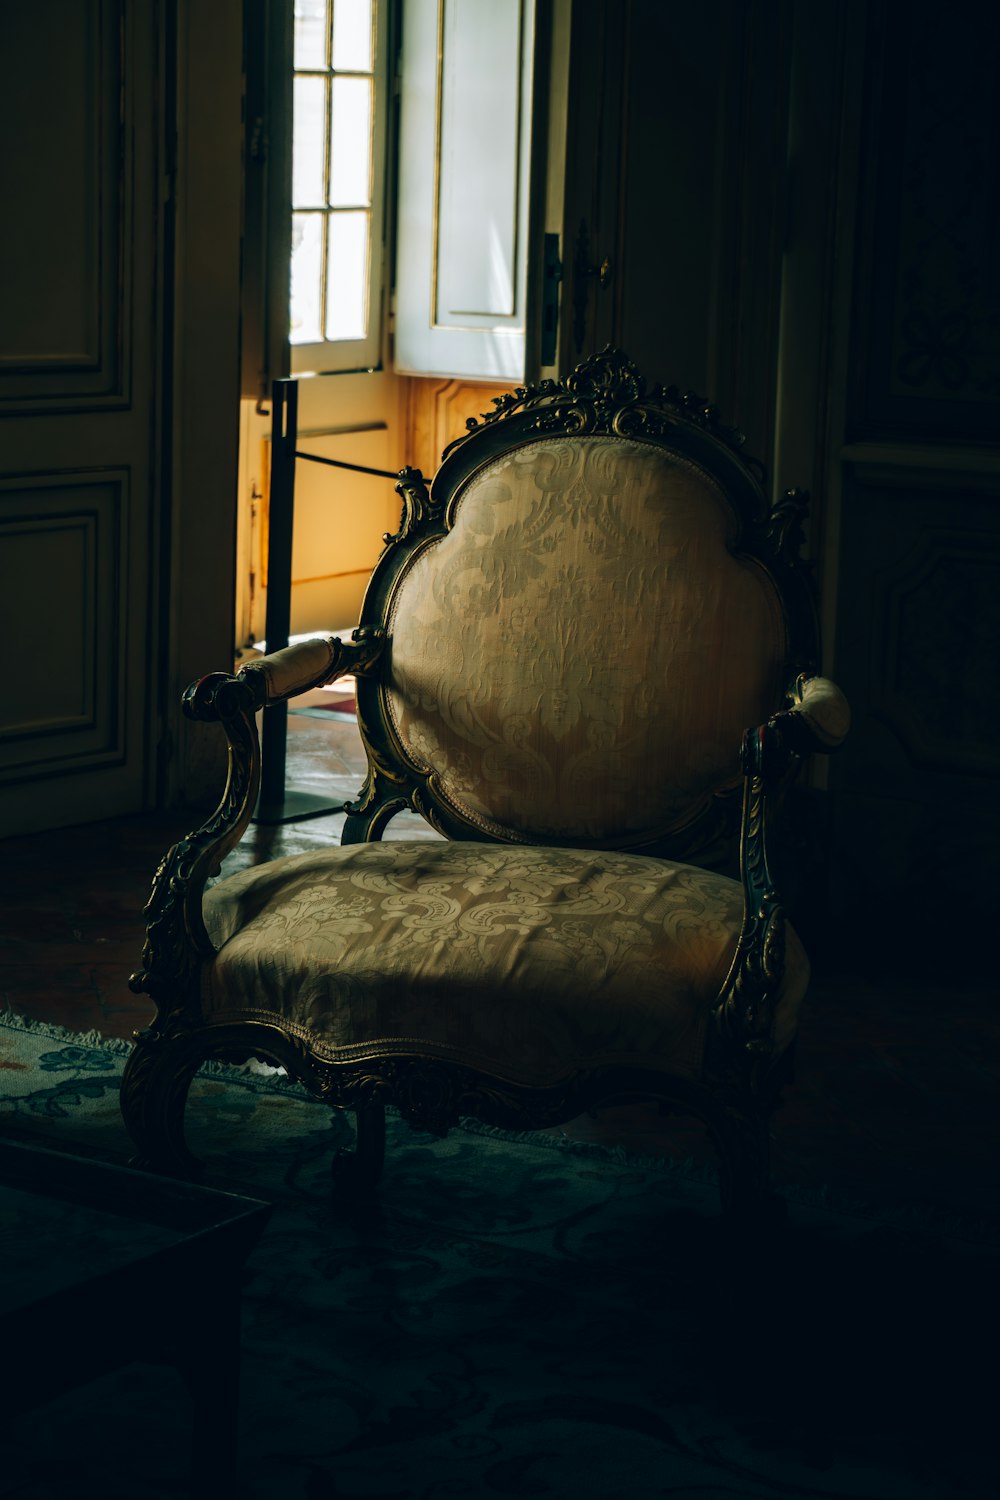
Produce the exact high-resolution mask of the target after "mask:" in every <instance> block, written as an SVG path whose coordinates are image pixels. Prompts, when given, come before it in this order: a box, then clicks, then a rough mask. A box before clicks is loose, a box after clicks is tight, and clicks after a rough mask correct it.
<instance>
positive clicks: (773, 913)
mask: <svg viewBox="0 0 1000 1500" xmlns="http://www.w3.org/2000/svg"><path fill="white" fill-rule="evenodd" d="M790 696H791V697H792V700H793V702H792V706H791V707H790V708H788V709H785V710H783V711H782V712H781V713H778V714H775V715H774V717H773V718H771V719H769V720H768V722H767V723H766V724H762V725H760V726H759V727H758V728H756V729H749V730H747V732H746V734H745V735H744V736H743V773H744V778H745V780H744V789H743V820H742V828H741V832H740V879H741V881H742V885H743V927H742V930H741V932H740V938H739V942H738V944H737V948H736V953H735V955H734V958H733V962H732V965H731V966H730V970H729V973H728V975H727V976H726V982H725V984H724V985H723V988H722V991H721V995H720V999H719V1003H718V1005H717V1007H716V1011H715V1041H716V1042H717V1043H718V1042H721V1043H722V1046H721V1049H720V1048H719V1047H718V1046H717V1047H716V1049H715V1054H714V1066H715V1067H716V1068H717V1069H721V1070H722V1071H729V1070H731V1068H732V1064H733V1061H734V1060H735V1058H736V1057H742V1062H741V1063H740V1064H739V1073H740V1082H742V1083H743V1084H746V1083H749V1086H750V1088H751V1089H752V1090H757V1089H760V1088H763V1087H764V1086H765V1082H766V1079H767V1075H768V1071H769V1059H770V1055H771V1052H772V1030H773V1022H774V1010H775V1006H776V1004H777V1000H778V996H779V993H780V989H781V982H782V978H783V976H784V969H785V912H784V908H783V906H782V902H781V896H780V894H779V892H778V888H777V885H776V883H775V880H774V877H773V876H772V873H771V869H770V865H769V863H768V850H767V822H768V812H769V802H770V799H771V798H772V797H773V796H774V795H776V794H778V793H780V791H781V790H782V788H783V787H784V785H785V784H786V782H787V779H788V776H789V773H790V771H791V769H792V768H793V767H794V765H795V763H796V762H797V760H798V758H799V756H800V755H802V754H805V753H808V752H809V751H810V750H826V751H830V750H835V749H836V748H837V747H838V746H839V745H840V744H841V743H842V742H843V740H844V739H845V737H846V735H847V732H848V729H849V728H850V720H851V715H850V708H849V706H848V703H847V699H846V698H845V697H844V695H843V693H842V692H841V691H840V689H839V688H838V687H837V685H836V684H835V683H833V682H831V681H830V680H829V679H828V678H825V677H806V676H805V675H801V676H800V677H798V678H797V680H796V682H795V686H794V688H793V690H792V693H791V695H790ZM733 1081H734V1082H736V1081H737V1080H736V1079H735V1078H734V1079H733Z"/></svg>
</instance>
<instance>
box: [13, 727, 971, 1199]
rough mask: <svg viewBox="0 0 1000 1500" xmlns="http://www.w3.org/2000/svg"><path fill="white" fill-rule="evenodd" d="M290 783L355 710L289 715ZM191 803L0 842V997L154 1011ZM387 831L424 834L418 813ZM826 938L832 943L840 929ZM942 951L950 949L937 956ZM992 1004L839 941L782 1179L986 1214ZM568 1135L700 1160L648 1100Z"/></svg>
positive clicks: (336, 755) (246, 854)
mask: <svg viewBox="0 0 1000 1500" xmlns="http://www.w3.org/2000/svg"><path fill="white" fill-rule="evenodd" d="M289 730H290V732H289V782H290V784H293V785H295V786H298V787H299V788H301V789H304V790H314V791H324V792H327V793H329V795H330V796H331V799H332V800H340V799H342V798H346V797H349V796H351V795H353V794H355V793H356V792H357V789H358V787H359V785H360V781H361V772H362V768H363V755H362V751H361V745H360V740H359V738H358V735H357V729H356V726H354V725H353V724H352V723H349V722H348V723H344V722H340V721H338V720H336V719H333V718H331V716H330V715H328V714H322V713H314V714H305V715H303V714H292V715H290V717H289ZM191 822H192V819H191V817H190V815H176V814H175V815H163V814H159V815H155V816H141V817H132V818H123V819H120V820H117V821H115V822H110V823H104V824H91V825H85V826H82V827H79V828H71V829H65V830H62V831H60V832H57V833H50V834H44V835H40V836H34V837H25V838H17V839H8V840H6V841H3V842H0V998H2V1001H3V1004H4V1005H6V1006H9V1007H11V1008H12V1009H14V1010H15V1011H18V1012H20V1013H22V1014H24V1015H28V1016H33V1017H36V1018H38V1019H41V1020H45V1021H50V1022H56V1023H59V1024H61V1025H63V1026H67V1027H69V1028H71V1029H72V1030H74V1031H86V1030H90V1029H92V1028H93V1029H96V1030H98V1031H100V1032H102V1033H103V1034H104V1035H107V1036H120V1037H122V1036H124V1037H127V1036H129V1035H130V1034H131V1032H132V1031H133V1029H135V1028H136V1027H138V1026H142V1025H143V1024H145V1022H146V1021H147V1020H148V1019H149V1018H150V1016H151V1014H152V1009H151V1006H150V1004H149V1003H148V1002H147V1000H146V998H145V997H143V996H140V997H138V998H136V997H135V996H133V995H132V994H131V993H130V991H129V990H128V987H127V979H128V975H129V973H130V972H131V971H132V970H133V969H135V968H136V967H137V966H138V958H139V952H140V949H141V946H142V920H141V908H142V906H143V903H144V901H145V899H146V896H147V894H148V889H149V881H150V877H151V875H152V871H153V868H154V867H155V865H156V862H157V860H158V859H159V857H160V855H161V854H162V853H163V851H164V850H165V849H166V848H167V847H168V845H169V844H171V843H172V842H173V841H174V840H175V839H176V838H177V837H179V836H180V835H181V834H183V833H185V832H187V831H188V830H189V828H190V826H191ZM342 822H343V818H342V816H341V815H334V816H329V817H323V818H319V819H316V820H313V821H310V822H304V823H296V824H288V825H285V826H283V827H278V828H271V829H265V828H259V827H256V826H252V827H251V829H250V830H249V832H248V834H247V836H246V838H245V839H244V841H243V844H242V845H241V846H240V848H239V849H238V850H237V851H235V852H234V854H233V855H232V856H231V857H230V860H229V861H227V866H226V868H227V870H229V869H234V868H239V867H241V866H243V865H246V864H250V863H258V862H261V861H263V860H266V859H268V858H271V857H273V856H274V855H276V854H291V853H300V852H304V851H305V850H307V849H312V848H315V847H317V846H323V845H326V844H328V843H330V842H335V841H336V840H337V839H338V838H339V830H340V827H341V825H342ZM390 835H391V836H392V837H401V838H406V837H422V838H435V837H437V835H435V834H434V833H433V831H432V830H431V829H429V828H428V827H427V826H426V825H424V824H423V823H422V822H421V821H420V820H419V819H417V818H413V817H407V818H404V819H397V820H396V821H395V823H394V824H393V825H392V826H391V829H390ZM833 951H834V952H835V953H836V951H837V950H836V945H835V944H834V945H833ZM946 957H947V958H948V960H949V961H951V960H952V958H953V953H949V954H948V955H946ZM998 1104H1000V1006H998V1003H997V997H996V994H995V986H994V985H992V984H991V983H989V982H988V981H987V980H986V979H985V978H982V977H978V978H977V977H976V976H972V975H962V974H961V973H959V974H955V973H951V974H949V975H948V976H947V977H945V973H944V971H943V970H942V972H941V973H935V972H933V971H932V970H929V969H926V968H925V969H923V970H922V971H920V972H916V973H909V974H902V973H899V972H893V971H891V970H888V969H887V968H886V967H885V966H884V965H883V966H882V968H881V969H880V970H879V971H867V972H866V969H865V965H864V962H863V960H862V958H860V957H859V956H857V955H852V954H851V953H850V952H840V953H839V954H838V955H837V957H836V960H835V961H827V963H826V964H825V965H824V966H823V967H822V968H820V970H819V972H816V973H815V974H814V982H813V986H812V991H811V995H810V998H809V1000H808V1002H807V1008H806V1010H805V1013H804V1015H803V1019H802V1026H801V1032H800V1039H799V1050H798V1064H797V1080H796V1083H795V1085H794V1086H793V1087H792V1088H791V1089H789V1091H788V1094H787V1102H786V1104H785V1106H784V1108H783V1109H782V1110H781V1111H780V1112H779V1113H778V1115H777V1116H776V1117H775V1124H774V1175H775V1179H776V1181H777V1182H779V1183H782V1182H784V1183H792V1184H798V1185H802V1186H805V1187H814V1188H819V1187H823V1186H825V1187H827V1188H828V1190H829V1192H830V1194H831V1195H832V1196H833V1197H835V1198H837V1199H845V1200H846V1199H850V1200H862V1201H866V1202H876V1203H880V1204H883V1205H886V1206H893V1207H909V1206H912V1207H914V1208H916V1209H918V1210H920V1211H926V1210H932V1211H940V1212H943V1213H947V1214H954V1215H961V1216H965V1215H969V1216H973V1217H975V1218H977V1219H980V1220H982V1219H991V1220H994V1221H996V1222H998V1224H1000V1210H998V1196H1000V1195H998V1193H997V1189H998V1187H1000V1166H998V1164H997V1153H996V1149H995V1148H996V1144H997V1127H998V1113H1000V1111H998ZM565 1130H566V1133H568V1134H571V1135H573V1136H574V1137H577V1138H583V1139H592V1140H599V1141H605V1142H620V1143H622V1144H624V1145H625V1146H626V1147H627V1148H628V1149H630V1150H634V1151H640V1152H648V1153H662V1154H672V1155H679V1156H681V1157H688V1156H690V1157H693V1158H695V1159H696V1160H704V1161H711V1160H712V1152H711V1148H710V1147H709V1146H708V1143H707V1142H705V1140H704V1138H703V1136H702V1133H701V1131H700V1128H698V1127H697V1126H695V1125H693V1124H692V1125H687V1124H686V1123H685V1122H680V1121H677V1120H670V1119H667V1120H661V1119H660V1118H659V1117H658V1115H657V1114H656V1112H655V1110H653V1109H652V1108H651V1107H650V1108H646V1107H639V1106H636V1107H633V1108H629V1109H616V1110H608V1111H604V1112H602V1113H601V1115H600V1116H599V1117H597V1118H581V1119H579V1120H576V1121H572V1122H570V1124H568V1125H567V1126H566V1127H565Z"/></svg>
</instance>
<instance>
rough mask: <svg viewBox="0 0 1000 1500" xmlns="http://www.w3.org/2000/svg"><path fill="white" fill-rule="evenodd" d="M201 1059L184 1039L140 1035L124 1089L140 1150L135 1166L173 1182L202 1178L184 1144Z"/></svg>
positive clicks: (124, 1107)
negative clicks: (191, 1092) (190, 1097)
mask: <svg viewBox="0 0 1000 1500" xmlns="http://www.w3.org/2000/svg"><path fill="white" fill-rule="evenodd" d="M201 1060H202V1055H201V1053H200V1051H199V1049H198V1048H197V1047H196V1046H195V1045H194V1044H193V1042H192V1040H191V1039H190V1038H188V1037H186V1036H183V1035H180V1036H177V1035H175V1036H170V1035H169V1034H167V1035H164V1034H162V1033H161V1034H157V1033H156V1032H154V1031H143V1032H139V1033H137V1035H136V1043H135V1047H134V1048H133V1050H132V1052H131V1053H130V1055H129V1058H128V1061H127V1062H126V1064H125V1071H124V1073H123V1074H122V1087H121V1110H122V1116H123V1118H124V1120H125V1127H126V1129H127V1130H128V1133H129V1135H130V1136H131V1137H132V1140H133V1142H134V1143H135V1146H136V1150H137V1151H138V1156H137V1157H136V1158H135V1159H134V1161H133V1165H134V1166H137V1167H144V1168H147V1169H149V1170H151V1171H154V1172H163V1173H166V1174H167V1175H169V1176H171V1177H188V1178H199V1177H200V1176H201V1175H202V1170H203V1168H202V1163H201V1162H200V1161H199V1160H198V1159H197V1157H195V1156H192V1154H191V1152H190V1151H189V1150H188V1148H187V1144H186V1142H185V1140H184V1106H185V1104H186V1103H187V1096H188V1090H189V1088H190V1087H191V1080H192V1078H193V1077H194V1075H195V1073H196V1072H197V1071H198V1067H199V1065H200V1063H201Z"/></svg>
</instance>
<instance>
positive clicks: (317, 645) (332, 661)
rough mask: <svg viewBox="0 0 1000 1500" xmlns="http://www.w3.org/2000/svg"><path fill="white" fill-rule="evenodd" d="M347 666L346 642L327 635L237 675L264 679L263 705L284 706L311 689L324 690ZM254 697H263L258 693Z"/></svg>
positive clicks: (262, 660) (275, 654) (251, 664)
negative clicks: (289, 700) (286, 699)
mask: <svg viewBox="0 0 1000 1500" xmlns="http://www.w3.org/2000/svg"><path fill="white" fill-rule="evenodd" d="M345 665H346V663H345V662H344V651H343V642H342V641H340V640H339V639H338V638H337V637H336V636H332V635H327V636H317V637H316V638H315V639H314V640H311V641H299V642H298V643H297V644H296V645H294V646H285V647H284V649H283V650H281V651H273V652H272V653H271V654H270V655H269V656H262V657H261V658H260V660H259V661H252V662H248V663H247V665H246V666H245V667H243V668H241V670H240V671H239V672H238V673H237V674H236V675H237V676H238V677H242V678H244V679H246V678H249V677H250V676H251V674H252V675H253V676H254V677H257V676H258V675H259V676H262V677H263V678H264V681H265V684H266V688H265V694H264V697H263V700H262V701H263V702H264V703H281V702H282V701H283V700H284V699H285V698H294V697H295V696H296V695H297V694H298V693H307V692H309V690H310V688H316V687H322V685H323V683H324V682H327V681H329V679H330V677H331V676H332V675H333V674H334V672H337V673H338V675H339V672H340V670H341V669H342V668H343V667H344V666H345ZM255 696H257V697H258V698H259V697H260V694H259V691H258V693H257V694H255Z"/></svg>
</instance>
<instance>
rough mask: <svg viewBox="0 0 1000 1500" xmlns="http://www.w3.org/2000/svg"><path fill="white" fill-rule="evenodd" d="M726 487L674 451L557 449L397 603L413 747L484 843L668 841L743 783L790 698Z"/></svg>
mask: <svg viewBox="0 0 1000 1500" xmlns="http://www.w3.org/2000/svg"><path fill="white" fill-rule="evenodd" d="M735 541H736V519H735V516H734V512H733V510H732V507H731V506H730V504H729V502H728V501H727V500H726V497H725V495H724V494H723V492H722V490H721V489H720V488H719V486H718V485H717V484H716V482H715V481H714V480H713V479H711V478H710V477H709V475H708V474H706V473H705V472H704V471H702V470H701V469H699V468H698V467H697V466H696V465H694V464H692V463H690V462H688V461H686V460H684V459H682V458H680V457H678V456H676V455H672V454H670V453H668V452H666V451H665V450H664V449H662V448H661V447H658V446H656V445H655V444H652V443H648V442H641V441H633V440H626V439H623V438H616V437H604V436H590V437H574V438H572V439H565V438H562V439H556V438H545V439H542V440H538V441H534V442H531V443H528V444H525V445H524V446H522V447H520V448H518V449H515V450H513V451H511V452H509V453H507V454H505V455H504V456H503V457H502V458H500V459H498V460H497V461H496V462H495V463H493V464H492V465H490V466H489V467H488V468H486V469H485V470H483V471H482V472H480V473H479V474H477V475H475V476H474V478H473V479H472V481H471V482H470V484H469V485H468V487H467V488H466V489H465V490H464V492H463V493H462V494H461V495H460V497H459V499H458V500H457V502H456V504H455V509H454V524H453V528H452V530H451V531H450V532H449V533H448V535H447V536H445V537H443V538H439V539H436V540H435V541H433V542H431V543H430V544H429V545H428V546H427V547H425V548H424V549H423V550H422V551H420V552H418V553H417V554H416V556H415V558H414V560H413V562H412V563H411V565H410V567H409V569H408V571H407V572H406V573H405V574H404V576H403V578H402V580H401V582H400V584H399V585H398V587H397V591H396V594H395V597H394V602H393V607H392V611H391V618H390V622H389V624H390V631H391V668H390V678H389V688H388V694H387V701H388V707H389V712H390V717H391V719H392V722H393V724H394V726H395V730H396V734H397V736H398V739H399V742H400V745H401V746H402V748H403V750H404V752H405V753H406V754H407V755H408V756H409V758H410V759H411V760H412V761H413V762H414V764H415V765H417V766H418V767H419V768H420V769H421V770H423V771H427V770H431V771H432V772H433V784H434V786H435V788H436V790H437V791H438V793H439V795H441V796H442V797H443V798H444V800H445V801H446V802H448V803H450V804H451V805H452V806H453V807H454V808H455V809H457V810H458V811H460V812H461V813H462V814H463V815H464V816H465V817H466V818H467V819H469V820H470V821H471V822H473V823H474V824H475V825H476V826H479V827H481V828H482V829H483V830H484V831H486V832H490V833H501V834H502V833H503V832H504V831H505V830H516V831H518V832H520V833H527V834H529V835H537V836H544V837H547V838H555V839H559V838H567V839H569V838H572V839H595V840H603V839H604V838H608V837H615V836H617V835H622V834H633V833H648V834H650V835H656V834H661V833H664V832H666V831H669V830H670V829H671V828H675V827H677V826H678V825H679V824H681V823H683V822H684V821H685V820H686V819H687V818H688V817H690V816H691V815H692V814H693V813H694V812H695V811H696V810H697V809H698V807H699V806H700V805H702V804H703V803H704V802H705V801H706V800H707V798H708V797H709V795H710V794H711V793H712V792H713V791H715V790H717V789H719V788H720V787H723V786H726V785H729V784H732V783H733V782H734V781H736V780H737V779H738V777H739V754H740V745H741V741H742V736H743V731H744V730H745V729H747V728H750V727H752V726H754V725H756V724H758V723H762V722H763V721H764V720H765V719H766V718H767V717H768V716H769V715H770V714H771V713H773V712H774V710H775V708H776V707H778V706H780V705H779V698H780V694H781V692H782V690H783V689H784V686H785V683H784V672H785V650H786V641H785V632H784V626H783V622H782V614H781V608H780V603H779V600H778V596H777V593H776V591H775V588H774V585H773V583H772V581H771V580H770V579H769V577H768V576H767V574H766V573H765V572H764V571H763V569H761V568H760V567H759V566H758V565H757V564H755V563H754V562H752V561H751V560H749V559H747V558H741V557H736V556H734V555H733V553H732V551H731V548H732V547H733V546H734V544H735Z"/></svg>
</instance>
